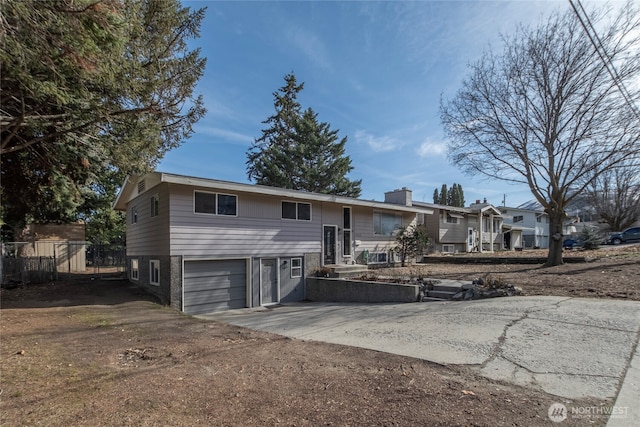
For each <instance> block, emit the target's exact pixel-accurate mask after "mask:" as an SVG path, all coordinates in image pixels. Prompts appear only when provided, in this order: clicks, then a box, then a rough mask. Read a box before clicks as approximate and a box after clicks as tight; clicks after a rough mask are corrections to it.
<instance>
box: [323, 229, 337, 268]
mask: <svg viewBox="0 0 640 427" xmlns="http://www.w3.org/2000/svg"><path fill="white" fill-rule="evenodd" d="M336 229H337V227H336V226H335V225H325V226H324V227H323V230H322V231H323V232H322V235H323V238H322V240H323V245H322V246H323V248H322V255H323V256H322V257H323V265H330V264H335V263H336Z"/></svg>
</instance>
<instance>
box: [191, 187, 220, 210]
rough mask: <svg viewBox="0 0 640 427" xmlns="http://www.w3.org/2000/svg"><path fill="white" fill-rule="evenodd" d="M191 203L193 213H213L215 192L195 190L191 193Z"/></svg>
mask: <svg viewBox="0 0 640 427" xmlns="http://www.w3.org/2000/svg"><path fill="white" fill-rule="evenodd" d="M193 205H194V208H193V209H194V212H195V213H203V214H211V215H213V214H215V213H216V195H215V193H205V192H203V191H196V192H194V193H193Z"/></svg>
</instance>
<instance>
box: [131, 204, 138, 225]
mask: <svg viewBox="0 0 640 427" xmlns="http://www.w3.org/2000/svg"><path fill="white" fill-rule="evenodd" d="M137 223H138V208H137V207H135V206H134V207H132V208H131V224H137Z"/></svg>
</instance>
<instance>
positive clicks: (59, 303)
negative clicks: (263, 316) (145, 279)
mask: <svg viewBox="0 0 640 427" xmlns="http://www.w3.org/2000/svg"><path fill="white" fill-rule="evenodd" d="M638 249H639V247H638V246H636V247H632V248H620V249H616V250H615V251H614V250H607V251H598V253H592V254H590V255H591V256H592V257H593V258H597V259H594V260H593V261H592V262H589V263H582V264H565V265H563V266H560V267H554V268H542V267H540V266H538V265H533V266H526V265H497V266H487V265H472V266H460V265H428V266H425V267H424V268H427V269H428V273H429V275H430V276H432V277H450V278H460V279H472V278H474V277H477V276H481V275H483V274H485V273H487V272H491V273H492V274H494V275H496V274H497V275H500V276H502V277H503V278H504V279H505V280H508V281H509V282H512V283H513V284H515V285H517V286H521V287H522V288H523V289H524V291H525V293H526V294H527V295H540V294H544V295H569V296H587V297H598V298H628V299H635V300H640V284H639V283H640V280H638V278H639V277H640V251H639V250H638ZM580 255H584V254H580ZM411 268H416V267H411ZM0 297H1V303H2V310H1V312H0V325H1V330H0V332H1V338H2V341H1V347H0V364H1V365H0V368H1V377H0V381H1V384H0V425H3V426H4V425H7V426H9V425H11V426H14V425H16V426H18V425H34V426H35V425H42V426H113V425H119V426H160V425H162V426H193V425H196V426H212V425H217V426H258V425H260V426H262V425H286V426H318V425H337V426H348V425H367V426H410V425H420V426H427V425H428V426H540V425H558V424H554V423H552V422H551V421H550V420H549V418H548V417H547V411H548V408H549V406H550V405H551V404H552V403H554V402H561V403H564V404H565V405H567V406H569V405H572V406H598V405H612V404H613V402H604V401H568V400H566V399H562V398H559V397H556V396H552V395H548V394H545V393H543V392H541V391H540V390H532V389H525V388H521V387H516V386H511V385H508V384H504V383H497V382H493V381H490V380H487V379H484V378H481V377H478V376H476V375H475V374H474V373H473V372H472V371H471V370H470V369H467V368H464V367H456V366H441V365H437V364H433V363H429V362H425V361H421V360H417V359H411V358H406V357H400V356H394V355H390V354H385V353H379V352H375V351H370V350H363V349H358V348H352V347H345V346H338V345H331V344H324V343H317V342H309V341H301V340H292V339H287V338H283V337H280V336H277V335H272V334H267V333H262V332H256V331H251V330H247V329H242V328H238V327H234V326H229V325H225V324H221V323H216V322H205V321H200V320H197V319H193V318H191V317H188V316H185V315H183V314H180V313H178V312H176V311H174V310H171V309H169V308H167V307H163V306H161V305H159V304H158V303H157V302H156V301H155V300H154V299H153V298H152V297H150V296H149V295H148V294H146V293H145V292H143V291H141V290H139V289H137V288H135V287H131V286H130V285H129V284H128V283H127V282H125V281H113V280H89V279H86V280H75V281H67V282H55V283H52V284H45V285H31V286H25V287H19V288H16V289H2V290H1V294H0ZM425 345H428V343H425ZM605 423H606V419H602V418H596V419H589V420H585V419H578V420H574V419H571V418H569V419H568V420H566V421H564V422H563V423H562V424H561V425H562V426H573V425H575V426H578V425H585V424H588V425H600V426H602V425H604V424H605Z"/></svg>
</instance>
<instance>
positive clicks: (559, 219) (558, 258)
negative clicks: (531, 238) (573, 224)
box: [545, 211, 565, 267]
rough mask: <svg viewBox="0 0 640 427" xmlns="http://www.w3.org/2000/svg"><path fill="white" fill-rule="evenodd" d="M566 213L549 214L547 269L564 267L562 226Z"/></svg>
mask: <svg viewBox="0 0 640 427" xmlns="http://www.w3.org/2000/svg"><path fill="white" fill-rule="evenodd" d="M564 219H565V213H564V212H563V211H561V212H549V255H548V256H547V262H546V263H545V267H553V266H554V265H562V264H564V262H563V261H562V225H563V223H564Z"/></svg>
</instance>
